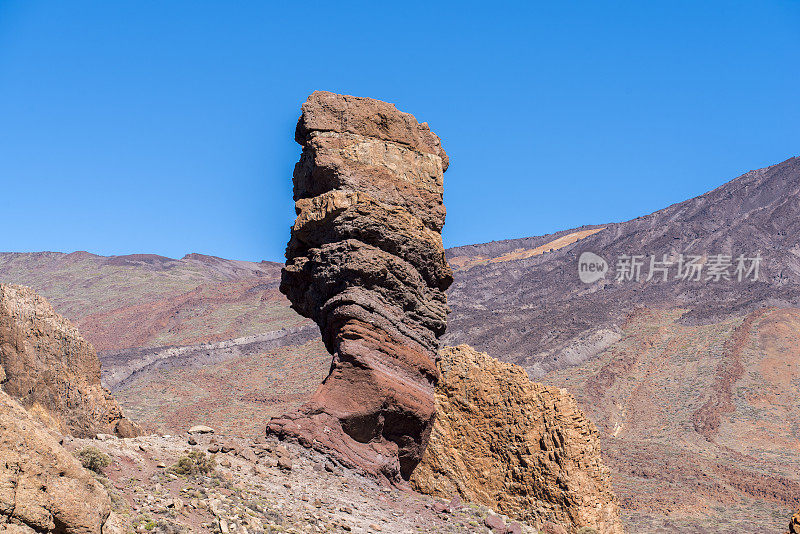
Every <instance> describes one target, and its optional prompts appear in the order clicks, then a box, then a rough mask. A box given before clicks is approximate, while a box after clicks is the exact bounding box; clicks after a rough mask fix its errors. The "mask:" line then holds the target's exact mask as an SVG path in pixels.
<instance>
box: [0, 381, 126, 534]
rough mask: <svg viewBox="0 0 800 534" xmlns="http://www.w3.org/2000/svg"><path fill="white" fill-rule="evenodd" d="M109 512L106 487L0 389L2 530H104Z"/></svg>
mask: <svg viewBox="0 0 800 534" xmlns="http://www.w3.org/2000/svg"><path fill="white" fill-rule="evenodd" d="M110 511H111V500H110V498H109V496H108V493H107V492H106V490H105V488H104V487H103V485H102V484H100V483H99V482H97V481H96V480H95V479H94V478H93V477H92V475H91V474H90V473H89V472H88V471H86V470H85V469H84V468H83V467H81V464H80V463H79V462H78V460H76V459H75V458H74V457H73V456H72V455H71V454H70V453H69V452H67V451H66V450H65V449H64V448H63V447H62V446H61V445H59V444H58V441H56V438H55V437H53V436H52V435H51V434H50V432H49V431H48V430H46V429H45V428H44V427H43V426H42V425H41V424H40V423H39V422H38V421H36V420H34V419H33V418H32V416H31V415H30V414H29V413H28V412H26V411H25V410H24V409H23V408H22V406H20V405H19V404H18V403H17V402H16V401H15V400H13V399H12V398H11V397H10V396H8V395H7V394H5V393H4V392H2V391H0V531H6V530H7V531H10V532H18V533H20V534H22V533H33V532H40V533H45V532H52V533H69V534H84V533H85V534H95V533H96V534H100V532H101V529H102V526H103V523H104V522H105V521H106V519H107V518H108V517H109V514H110Z"/></svg>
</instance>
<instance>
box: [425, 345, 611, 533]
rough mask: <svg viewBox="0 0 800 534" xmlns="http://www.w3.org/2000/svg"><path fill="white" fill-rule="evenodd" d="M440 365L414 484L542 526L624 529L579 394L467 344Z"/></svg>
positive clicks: (443, 355)
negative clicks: (426, 441)
mask: <svg viewBox="0 0 800 534" xmlns="http://www.w3.org/2000/svg"><path fill="white" fill-rule="evenodd" d="M438 366H439V370H440V372H441V378H440V380H439V383H438V385H437V387H436V420H435V423H434V426H433V431H432V433H431V439H430V442H429V445H428V448H427V450H426V451H425V454H424V455H423V458H422V461H421V462H420V464H419V465H418V466H417V469H416V470H415V471H414V473H413V475H412V477H411V483H412V485H413V487H414V488H415V489H417V490H419V491H421V492H423V493H428V494H432V495H437V496H440V497H448V496H451V495H460V496H461V497H462V498H464V499H465V500H467V501H470V502H477V503H481V504H484V505H486V506H489V507H491V508H494V509H497V510H499V511H501V512H502V513H505V514H508V515H509V516H512V517H515V518H517V519H521V520H524V521H526V522H528V523H530V524H533V525H536V526H537V527H539V528H544V525H545V524H546V523H547V522H554V523H557V524H562V525H566V526H569V532H570V533H574V532H577V531H578V529H580V528H587V527H588V528H593V529H595V530H596V531H597V532H598V533H600V534H619V533H621V532H622V531H623V529H622V523H621V521H620V517H619V505H618V503H617V499H616V497H615V495H614V493H613V491H612V489H611V476H610V473H609V470H608V468H607V467H606V466H605V465H604V464H603V462H602V459H601V457H600V441H599V434H598V431H597V429H596V428H595V426H594V424H592V422H591V421H589V420H588V419H587V418H586V417H585V416H584V415H583V413H582V412H581V410H580V409H579V408H578V405H577V403H576V402H575V399H574V398H573V397H572V395H570V394H569V393H567V392H566V391H565V390H563V389H559V388H555V387H548V386H545V385H542V384H537V383H534V382H531V381H530V380H529V379H528V376H527V374H526V373H525V371H524V370H523V369H522V368H520V367H518V366H516V365H512V364H508V363H504V362H500V361H498V360H496V359H494V358H492V357H491V356H489V355H487V354H485V353H480V352H477V351H475V350H474V349H473V348H471V347H469V346H468V345H460V346H457V347H446V348H444V349H442V351H441V352H440V359H439V361H438Z"/></svg>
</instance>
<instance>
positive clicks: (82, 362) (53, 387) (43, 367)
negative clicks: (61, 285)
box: [0, 284, 139, 437]
mask: <svg viewBox="0 0 800 534" xmlns="http://www.w3.org/2000/svg"><path fill="white" fill-rule="evenodd" d="M0 388H2V390H3V391H4V392H6V393H7V394H9V395H10V396H12V397H14V398H15V399H17V400H18V401H19V402H20V404H22V406H23V407H25V408H26V409H27V410H28V411H30V412H31V413H32V414H33V415H34V416H36V417H37V418H38V419H40V420H41V421H42V422H44V423H45V424H46V425H47V426H49V427H51V428H53V429H54V430H57V431H58V432H60V433H63V434H73V435H75V436H80V437H91V436H94V435H96V434H98V433H107V434H117V435H119V436H134V435H136V434H138V433H139V428H138V427H137V426H136V425H135V424H133V423H131V422H130V421H129V420H128V419H126V418H125V417H124V416H123V414H122V409H121V408H120V407H119V404H117V401H116V400H114V398H113V397H112V396H111V394H110V393H109V392H108V391H107V390H106V389H104V388H103V387H102V385H101V384H100V361H99V360H98V359H97V353H96V352H95V350H94V348H93V347H92V345H91V344H90V343H88V342H87V341H86V340H85V339H83V337H82V336H81V335H80V333H79V332H78V330H77V329H76V328H75V327H74V326H73V325H72V324H71V323H70V322H69V321H68V320H66V319H64V318H63V317H61V316H60V315H58V314H57V313H56V312H55V311H54V310H53V307H52V306H51V305H50V304H49V303H48V302H47V301H46V300H45V299H44V298H42V297H40V296H39V295H37V294H36V293H35V292H34V291H33V290H32V289H30V288H27V287H24V286H17V285H9V284H0Z"/></svg>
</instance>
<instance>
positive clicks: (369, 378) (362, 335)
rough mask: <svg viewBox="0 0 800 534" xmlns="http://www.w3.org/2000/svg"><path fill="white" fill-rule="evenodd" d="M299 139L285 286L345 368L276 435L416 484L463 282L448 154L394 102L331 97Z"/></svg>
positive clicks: (311, 114)
mask: <svg viewBox="0 0 800 534" xmlns="http://www.w3.org/2000/svg"><path fill="white" fill-rule="evenodd" d="M295 137H296V140H297V142H298V143H300V144H301V145H302V146H303V153H302V156H301V158H300V161H299V162H298V163H297V165H296V166H295V172H294V199H295V202H296V211H297V220H296V221H295V224H294V226H293V227H292V234H291V240H290V241H289V245H288V247H287V251H286V258H287V261H286V266H285V268H284V271H283V277H282V281H281V291H282V292H283V293H284V294H286V295H287V296H288V297H289V300H290V301H291V302H292V306H293V307H294V309H296V310H297V311H298V312H299V313H300V314H302V315H304V316H306V317H310V318H312V319H313V320H314V321H316V323H317V324H318V325H319V327H320V331H321V332H322V338H323V340H324V342H325V345H326V347H327V348H328V351H330V352H331V354H333V362H332V364H331V372H330V375H329V376H328V377H327V378H326V379H325V381H324V382H323V384H322V385H321V386H320V388H319V390H318V391H317V393H316V394H315V395H314V397H313V398H312V399H311V401H310V402H309V403H308V404H307V405H306V406H304V407H303V408H301V409H300V410H299V411H298V412H296V413H292V414H289V415H287V416H284V417H280V418H276V419H273V420H272V421H271V422H270V424H269V426H268V432H271V433H275V434H277V435H279V436H281V437H286V438H290V439H294V440H296V441H299V442H301V443H303V444H305V445H307V446H310V447H314V448H316V449H318V450H320V451H323V452H326V453H328V454H330V455H332V456H335V457H336V458H337V459H339V460H340V461H341V462H342V463H344V464H346V465H349V466H352V467H357V468H360V469H362V470H363V471H365V472H367V473H370V474H375V475H382V476H385V477H387V478H389V479H390V480H397V479H399V478H400V477H402V478H406V479H407V478H408V477H409V476H410V474H411V471H412V470H413V469H414V467H415V466H416V465H417V463H418V462H419V460H420V458H421V455H422V452H423V451H424V448H425V445H426V442H427V439H428V435H429V433H430V428H431V423H432V418H433V415H434V411H435V409H434V401H433V390H434V386H435V384H436V381H437V378H438V371H437V368H436V365H435V358H436V352H437V350H438V347H439V342H438V338H439V336H441V335H442V334H443V333H444V331H445V326H446V318H447V300H446V297H445V293H444V291H445V290H446V289H447V287H448V286H449V285H450V283H451V282H452V271H451V270H450V267H449V266H448V265H447V262H446V261H445V256H444V249H443V247H442V238H441V231H442V227H443V226H444V218H445V208H444V204H443V202H442V195H443V173H444V171H445V170H446V169H447V165H448V160H447V155H446V154H445V153H444V151H443V150H442V148H441V144H440V142H439V138H438V137H437V136H436V135H434V134H433V133H432V132H431V131H430V129H429V128H428V126H427V124H425V123H423V124H420V123H418V122H417V120H416V119H415V118H414V117H413V116H412V115H410V114H408V113H402V112H400V111H398V110H397V109H396V108H395V107H394V105H392V104H388V103H385V102H380V101H377V100H372V99H368V98H358V97H353V96H343V95H337V94H333V93H328V92H320V91H318V92H315V93H313V94H312V95H311V96H310V97H309V98H308V100H307V101H306V103H305V104H303V107H302V116H301V117H300V120H299V122H298V125H297V131H296V136H295Z"/></svg>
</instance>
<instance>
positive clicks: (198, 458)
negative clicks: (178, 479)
mask: <svg viewBox="0 0 800 534" xmlns="http://www.w3.org/2000/svg"><path fill="white" fill-rule="evenodd" d="M216 468H217V460H216V458H215V457H214V455H213V454H212V455H206V453H204V452H203V451H192V452H190V453H189V454H188V455H187V456H181V457H180V458H179V459H178V463H177V464H175V465H173V466H172V467H170V471H172V472H173V473H175V474H177V475H207V474H209V473H213V472H214V470H215V469H216Z"/></svg>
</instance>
